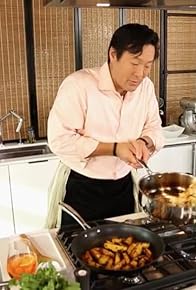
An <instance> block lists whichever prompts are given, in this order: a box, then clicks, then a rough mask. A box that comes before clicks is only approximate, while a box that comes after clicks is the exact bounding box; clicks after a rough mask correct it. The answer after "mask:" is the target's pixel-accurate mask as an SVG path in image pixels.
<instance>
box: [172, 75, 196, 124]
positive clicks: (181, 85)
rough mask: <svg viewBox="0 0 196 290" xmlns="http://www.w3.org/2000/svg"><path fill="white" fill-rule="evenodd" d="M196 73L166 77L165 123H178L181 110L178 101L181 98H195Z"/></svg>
mask: <svg viewBox="0 0 196 290" xmlns="http://www.w3.org/2000/svg"><path fill="white" fill-rule="evenodd" d="M195 80H196V73H191V74H174V75H173V74H171V75H168V89H167V96H168V98H167V123H168V124H172V123H176V124H177V123H178V118H179V116H180V114H181V113H182V112H183V110H182V109H181V107H180V100H181V98H183V97H188V98H189V97H190V98H192V97H194V96H196V81H195Z"/></svg>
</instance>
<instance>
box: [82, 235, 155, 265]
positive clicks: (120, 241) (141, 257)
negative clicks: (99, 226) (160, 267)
mask: <svg viewBox="0 0 196 290" xmlns="http://www.w3.org/2000/svg"><path fill="white" fill-rule="evenodd" d="M152 259H153V254H152V251H151V249H150V243H148V242H138V241H136V240H135V239H134V238H133V237H132V236H129V237H125V238H124V237H123V238H121V237H114V238H111V240H107V241H105V242H104V244H103V245H101V246H100V247H94V248H92V249H90V250H87V251H86V252H85V253H84V254H83V255H82V260H83V261H84V262H85V263H86V264H87V265H89V266H91V267H96V268H104V269H106V270H113V271H119V270H131V269H136V268H137V267H143V266H145V265H146V264H147V263H149V262H150V261H151V260H152Z"/></svg>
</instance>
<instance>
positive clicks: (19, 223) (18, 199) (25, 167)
mask: <svg viewBox="0 0 196 290" xmlns="http://www.w3.org/2000/svg"><path fill="white" fill-rule="evenodd" d="M58 163H59V159H58V158H56V159H50V160H40V161H36V162H24V163H20V164H12V165H10V166H9V168H10V182H11V192H12V202H13V212H14V222H15V230H16V233H21V232H29V231H32V230H39V229H42V228H43V227H44V224H45V219H46V215H47V205H48V187H49V185H50V182H51V180H52V177H53V175H54V173H55V170H56V168H57V165H58Z"/></svg>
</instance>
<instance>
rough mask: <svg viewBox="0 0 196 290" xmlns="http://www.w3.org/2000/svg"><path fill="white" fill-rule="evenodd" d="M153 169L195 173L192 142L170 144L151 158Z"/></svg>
mask: <svg viewBox="0 0 196 290" xmlns="http://www.w3.org/2000/svg"><path fill="white" fill-rule="evenodd" d="M148 164H149V166H150V168H151V169H152V171H158V172H171V171H175V172H184V173H191V174H192V173H193V172H192V170H193V147H192V144H185V145H176V146H168V147H165V148H163V149H161V150H160V151H159V152H158V153H157V154H156V155H154V156H152V158H151V159H150V160H149V163H148Z"/></svg>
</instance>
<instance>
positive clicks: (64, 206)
mask: <svg viewBox="0 0 196 290" xmlns="http://www.w3.org/2000/svg"><path fill="white" fill-rule="evenodd" d="M59 206H60V207H61V209H62V210H63V211H65V212H66V213H68V214H69V215H70V216H72V218H74V219H75V220H76V221H77V222H78V223H79V225H80V226H81V227H82V228H83V229H84V230H87V229H90V228H91V227H90V226H89V225H88V224H87V223H86V222H85V220H84V219H83V218H82V217H81V216H80V215H79V213H78V212H77V211H76V210H75V209H73V207H71V206H70V205H68V204H67V203H65V202H62V201H60V202H59Z"/></svg>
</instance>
